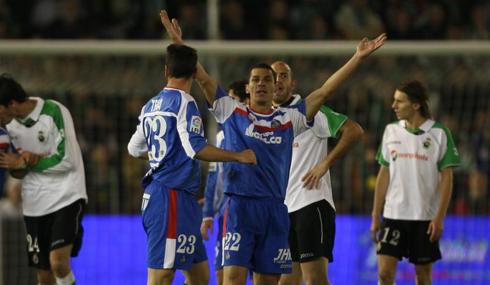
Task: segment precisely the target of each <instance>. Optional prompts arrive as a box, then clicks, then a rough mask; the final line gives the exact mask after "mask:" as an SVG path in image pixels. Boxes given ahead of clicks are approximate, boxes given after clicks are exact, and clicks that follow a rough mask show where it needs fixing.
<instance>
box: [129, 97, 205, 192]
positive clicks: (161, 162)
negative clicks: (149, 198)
mask: <svg viewBox="0 0 490 285" xmlns="http://www.w3.org/2000/svg"><path fill="white" fill-rule="evenodd" d="M139 120H140V122H139V124H138V126H137V128H136V132H135V133H134V134H133V136H132V137H131V140H130V141H129V144H128V151H129V153H130V154H131V155H132V156H135V157H141V156H143V155H144V154H145V153H147V154H148V160H149V163H150V170H149V171H148V173H147V174H146V176H145V178H146V179H150V178H151V180H158V181H159V182H160V183H162V184H163V185H165V186H167V187H168V188H173V189H176V190H183V191H188V192H190V193H193V194H195V193H196V192H197V191H198V189H199V184H200V175H201V171H200V165H199V161H197V160H194V159H193V158H194V156H195V155H196V153H198V152H199V151H200V150H202V149H203V148H204V147H205V146H206V144H207V142H206V139H205V138H204V129H203V124H202V119H201V115H200V114H199V109H198V108H197V104H196V102H195V101H194V98H192V96H191V95H189V94H187V93H185V92H184V91H182V90H178V89H172V88H164V89H163V90H162V91H160V93H159V94H158V95H157V96H155V97H153V98H152V99H150V100H149V101H148V102H147V103H146V104H145V106H143V109H142V110H141V114H140V117H139Z"/></svg>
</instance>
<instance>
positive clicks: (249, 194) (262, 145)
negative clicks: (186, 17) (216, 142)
mask: <svg viewBox="0 0 490 285" xmlns="http://www.w3.org/2000/svg"><path fill="white" fill-rule="evenodd" d="M161 20H162V23H163V25H164V26H165V28H166V30H167V33H168V34H169V35H170V38H171V39H172V40H173V41H174V42H175V43H177V44H183V41H182V38H181V31H180V27H179V25H178V22H177V20H175V19H173V20H172V21H170V20H169V18H168V16H167V14H166V12H165V11H162V12H161ZM385 39H386V37H385V36H384V35H381V36H379V37H378V38H377V39H375V40H372V41H369V40H367V39H364V40H363V41H362V42H361V43H360V44H359V46H358V47H357V51H356V53H355V55H354V56H353V57H352V58H351V59H350V60H349V61H348V62H347V63H346V64H345V65H344V66H343V67H342V68H340V69H339V70H338V71H337V72H336V73H335V74H334V75H332V76H331V77H330V78H329V79H328V80H327V81H326V82H325V83H324V84H323V85H322V87H320V88H319V89H317V90H315V91H313V92H312V93H311V94H310V96H308V97H307V98H306V100H305V101H303V102H301V103H299V104H298V105H296V106H295V108H277V109H275V108H273V105H272V97H273V93H274V88H275V75H274V71H273V70H272V68H271V67H270V66H269V65H267V64H258V65H255V66H254V67H252V69H251V70H250V78H249V83H248V87H247V89H248V92H249V94H250V103H249V105H248V106H246V105H243V104H241V103H239V102H236V101H235V100H233V99H231V98H229V96H227V94H226V93H225V92H224V91H223V89H221V88H219V87H218V85H217V83H216V81H215V80H214V79H212V78H211V77H210V76H209V75H208V74H207V73H206V71H205V70H204V68H203V67H202V66H201V65H200V64H198V71H197V74H196V79H197V81H198V83H199V84H200V86H201V89H203V91H204V94H205V96H206V100H207V101H208V104H209V105H210V106H211V112H212V113H213V114H214V116H215V118H216V120H217V121H218V123H220V124H222V127H223V130H224V133H225V138H226V140H225V149H228V150H241V149H245V148H251V149H253V150H254V151H255V152H256V153H257V157H258V161H257V165H254V166H246V165H239V164H236V163H227V164H226V166H225V169H224V173H225V183H224V184H225V194H226V195H227V196H228V201H227V203H226V208H225V216H224V234H223V235H224V244H223V265H224V284H227V285H228V284H245V282H246V276H247V272H248V269H252V270H253V271H254V276H253V279H254V284H255V285H262V284H277V282H278V280H279V277H280V274H282V273H287V272H290V271H291V256H290V251H289V245H288V231H289V217H288V212H287V207H286V205H284V197H285V194H286V187H287V182H288V177H289V167H290V164H291V153H292V145H293V139H294V137H295V136H297V135H299V134H300V133H302V132H304V131H305V130H307V129H308V128H309V126H310V125H311V121H312V120H313V118H314V116H315V114H316V113H317V111H318V110H319V109H320V107H321V105H322V104H323V103H324V102H325V100H326V99H327V98H328V97H329V96H330V95H331V93H332V92H333V91H334V90H335V89H336V88H337V87H338V86H339V85H340V84H341V83H342V82H343V81H344V80H346V79H347V78H348V76H349V75H350V74H351V73H352V72H353V71H354V70H355V69H356V67H357V66H358V65H359V64H360V63H361V62H362V60H363V59H364V58H366V57H367V56H368V55H369V54H371V53H372V52H373V51H375V50H376V49H377V48H379V47H380V46H381V45H382V44H383V43H384V41H385Z"/></svg>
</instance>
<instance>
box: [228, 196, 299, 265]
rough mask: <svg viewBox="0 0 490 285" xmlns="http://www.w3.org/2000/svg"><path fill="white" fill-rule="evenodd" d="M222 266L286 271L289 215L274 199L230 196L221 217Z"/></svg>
mask: <svg viewBox="0 0 490 285" xmlns="http://www.w3.org/2000/svg"><path fill="white" fill-rule="evenodd" d="M223 228H224V233H223V236H224V238H223V239H224V242H223V257H224V258H223V265H224V266H230V265H238V266H243V267H246V268H248V269H250V270H252V271H254V272H257V273H264V274H283V273H290V272H291V268H292V264H291V252H290V250H289V245H288V233H289V216H288V210H287V207H286V205H284V202H283V201H282V200H278V199H253V198H245V197H240V196H230V198H229V200H228V201H227V204H226V206H225V213H224V217H223Z"/></svg>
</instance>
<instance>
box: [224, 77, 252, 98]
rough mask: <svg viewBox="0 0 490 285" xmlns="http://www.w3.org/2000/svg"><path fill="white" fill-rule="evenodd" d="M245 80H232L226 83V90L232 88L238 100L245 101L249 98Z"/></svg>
mask: <svg viewBox="0 0 490 285" xmlns="http://www.w3.org/2000/svg"><path fill="white" fill-rule="evenodd" d="M247 84H248V81H247V80H237V81H233V82H232V83H230V85H228V90H233V93H235V94H236V95H237V96H238V98H240V102H242V103H243V102H245V100H246V99H248V98H250V95H249V94H248V93H247V88H246V87H247Z"/></svg>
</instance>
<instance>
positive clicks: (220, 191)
mask: <svg viewBox="0 0 490 285" xmlns="http://www.w3.org/2000/svg"><path fill="white" fill-rule="evenodd" d="M246 86H247V81H246V80H237V81H234V82H232V83H231V84H230V85H229V86H228V95H229V96H230V97H232V98H233V99H235V100H237V101H239V102H241V103H244V104H247V103H248V100H249V96H248V94H247V91H246ZM224 139H225V135H224V133H223V131H222V130H221V131H219V132H218V134H216V146H218V147H219V148H223V147H224ZM223 183H224V176H223V163H219V162H211V163H210V164H209V172H208V180H207V182H206V189H205V190H204V206H203V220H202V224H201V234H202V235H203V238H204V239H205V240H208V238H209V236H208V231H210V232H211V233H213V232H214V230H213V221H214V218H215V219H217V220H218V230H217V240H216V246H215V260H214V268H215V270H216V280H217V285H222V284H223V265H222V254H221V253H222V246H223V243H222V236H223V210H224V209H223V205H224V202H225V199H224V187H223ZM213 217H214V218H213Z"/></svg>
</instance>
